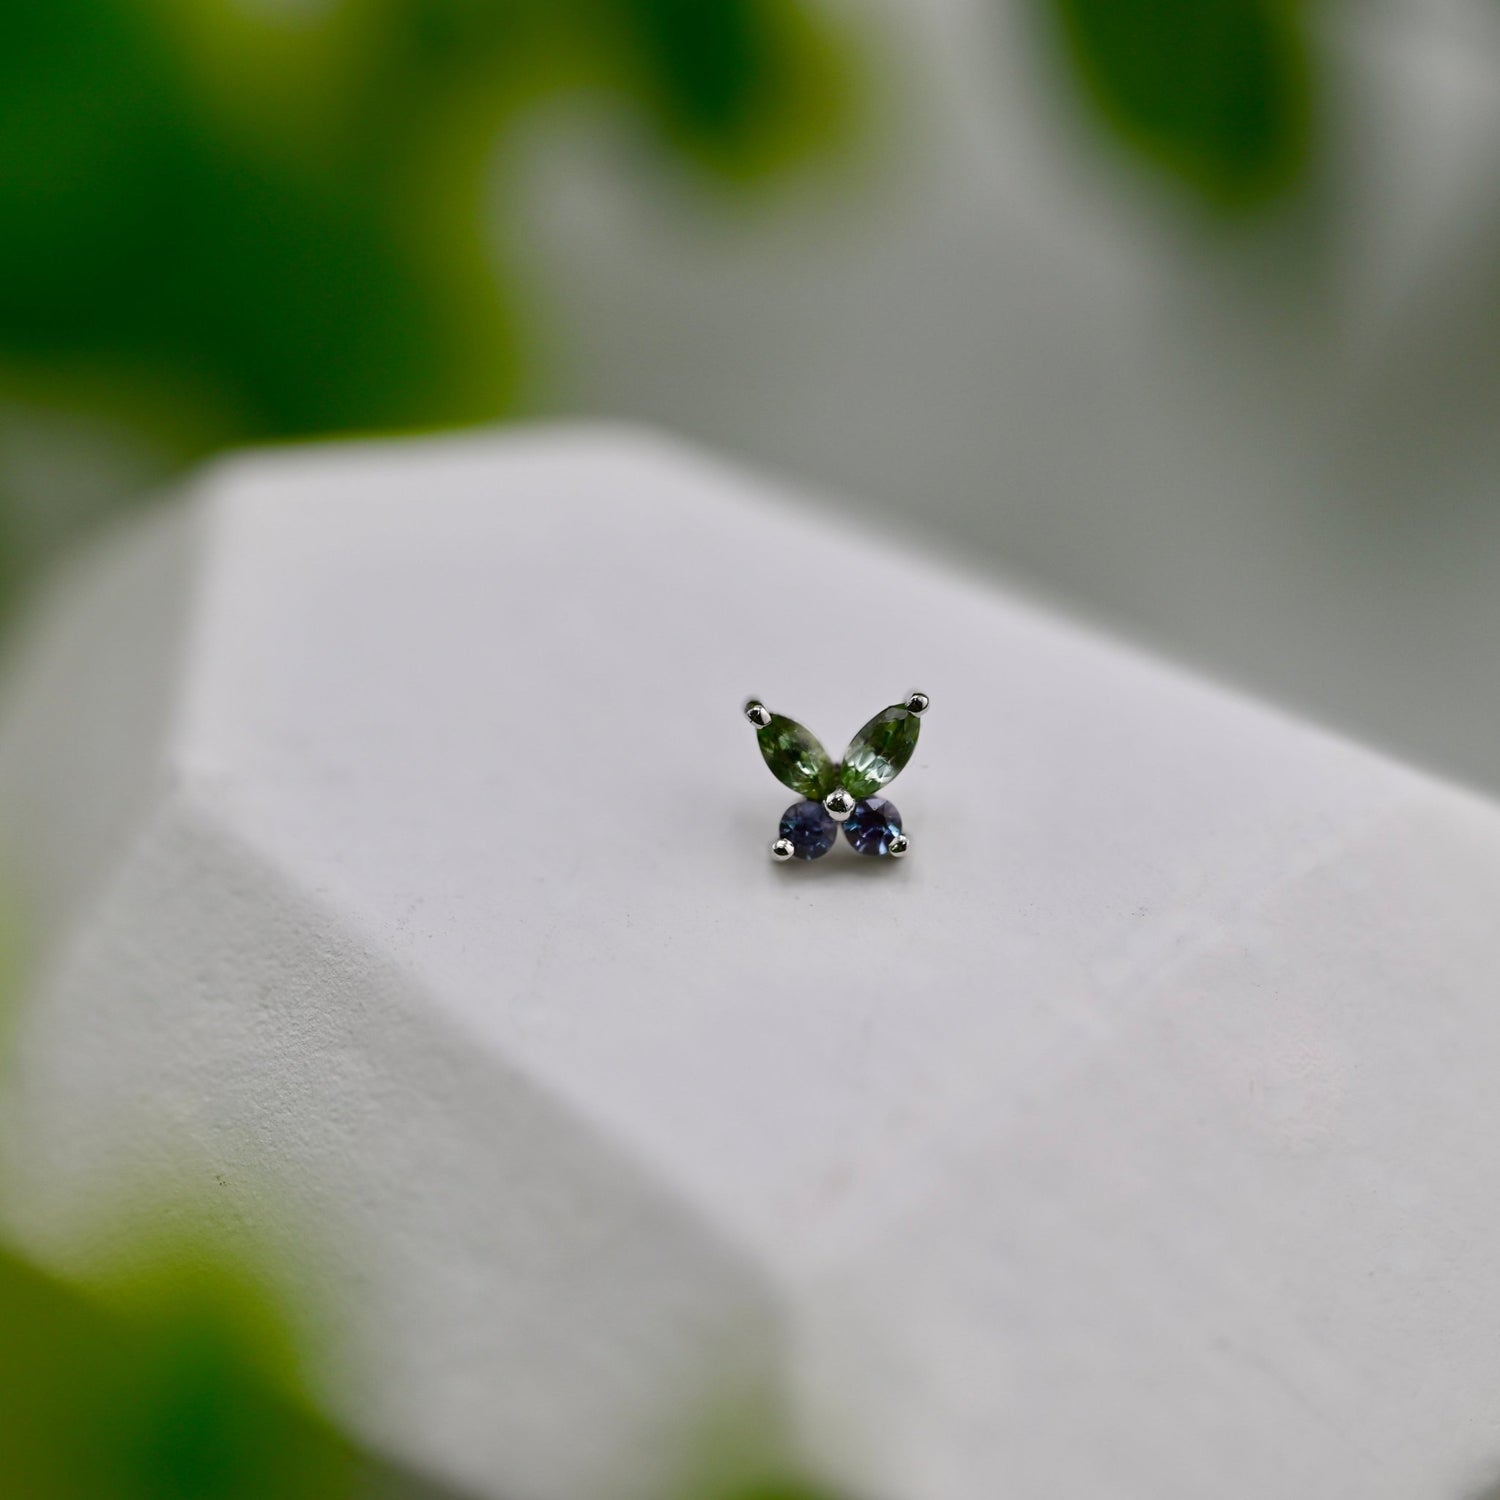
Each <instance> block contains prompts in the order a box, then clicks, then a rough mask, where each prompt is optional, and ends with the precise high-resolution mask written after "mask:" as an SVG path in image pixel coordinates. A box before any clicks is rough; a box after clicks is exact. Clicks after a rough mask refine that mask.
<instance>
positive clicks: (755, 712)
mask: <svg viewBox="0 0 1500 1500" xmlns="http://www.w3.org/2000/svg"><path fill="white" fill-rule="evenodd" d="M745 717H746V718H747V719H749V721H750V722H751V723H752V724H753V725H755V727H756V728H757V729H764V728H765V727H766V725H767V724H769V723H770V722H771V710H770V709H769V708H767V707H766V705H765V704H764V703H762V702H761V701H760V699H759V698H747V699H746V700H745Z"/></svg>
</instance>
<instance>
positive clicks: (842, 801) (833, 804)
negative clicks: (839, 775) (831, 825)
mask: <svg viewBox="0 0 1500 1500" xmlns="http://www.w3.org/2000/svg"><path fill="white" fill-rule="evenodd" d="M823 811H824V812H826V813H827V814H828V816H829V817H830V818H832V819H833V821H834V822H835V823H847V822H848V821H849V814H850V813H852V812H853V811H854V798H853V797H852V796H850V794H849V793H848V792H846V791H845V790H844V789H843V787H841V786H840V787H835V788H834V789H833V790H832V791H831V792H829V794H828V795H827V796H826V797H825V798H824V799H823Z"/></svg>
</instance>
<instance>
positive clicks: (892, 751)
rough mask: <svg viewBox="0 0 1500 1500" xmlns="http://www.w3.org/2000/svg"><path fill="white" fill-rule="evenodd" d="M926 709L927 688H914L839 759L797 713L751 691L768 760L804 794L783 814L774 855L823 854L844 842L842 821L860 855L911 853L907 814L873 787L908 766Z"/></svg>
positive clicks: (750, 707)
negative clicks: (776, 709)
mask: <svg viewBox="0 0 1500 1500" xmlns="http://www.w3.org/2000/svg"><path fill="white" fill-rule="evenodd" d="M927 708H928V698H927V694H926V693H912V694H910V695H909V696H908V697H907V699H906V701H905V702H904V703H893V704H892V705H891V706H890V707H889V708H883V709H881V711H880V712H879V713H878V714H876V715H875V717H874V718H873V719H871V720H870V722H869V723H868V724H866V725H865V727H864V728H863V729H861V730H860V732H859V733H858V734H857V735H855V736H854V739H853V740H852V741H851V742H850V745H849V748H848V749H847V750H846V751H844V758H843V760H842V761H841V762H839V763H838V764H837V765H835V764H834V762H833V760H832V758H831V757H830V756H829V754H828V752H827V751H826V750H825V749H824V748H823V747H822V745H820V744H819V743H818V741H817V739H816V738H815V737H814V736H813V735H812V734H811V733H810V732H809V731H808V730H806V729H804V728H803V727H802V726H801V725H800V724H799V723H797V721H796V720H795V719H788V718H785V717H783V716H782V715H781V714H773V713H772V712H771V711H770V710H769V709H768V708H767V707H766V706H765V704H764V703H762V702H760V700H759V699H757V698H752V699H751V700H750V701H749V702H748V703H747V704H746V705H745V717H746V718H747V719H749V721H750V722H751V723H752V724H753V725H755V731H756V734H755V737H756V739H757V740H759V742H760V753H761V755H762V756H764V757H765V762H766V765H767V766H769V767H770V769H771V774H772V775H773V776H774V777H775V778H776V779H777V781H779V782H781V783H782V785H783V786H789V787H791V789H792V790H793V791H794V792H798V793H800V794H801V796H802V797H803V798H804V799H805V800H804V801H802V802H794V803H793V804H792V806H790V807H789V808H787V810H786V811H785V812H784V813H783V814H782V815H781V829H780V837H779V838H778V839H777V840H776V842H775V843H774V844H772V845H771V858H772V859H775V860H780V861H782V862H785V861H786V860H789V859H821V858H822V857H823V856H824V855H825V854H827V853H828V851H829V850H830V849H832V848H833V846H834V845H835V844H836V843H837V842H838V836H839V827H840V826H841V825H842V827H843V830H844V837H845V838H846V839H848V840H849V842H850V844H852V845H853V846H854V848H855V849H857V850H858V851H859V852H860V853H861V854H873V855H884V854H888V855H891V856H893V857H894V858H897V859H899V858H900V857H901V856H902V855H903V854H905V853H906V851H907V850H908V849H909V848H910V847H911V843H910V840H909V839H908V838H907V836H906V835H905V834H904V833H903V832H902V831H901V814H900V813H899V812H898V811H897V810H896V804H895V803H894V802H889V801H887V800H886V798H884V797H878V796H876V795H875V794H876V793H877V792H879V791H881V790H883V789H884V788H885V787H887V786H889V785H890V784H891V782H893V781H894V780H895V779H896V778H897V777H898V776H899V775H900V774H901V772H902V771H903V770H904V769H905V768H906V764H907V762H908V761H909V760H910V759H911V758H912V754H913V752H914V751H915V750H916V748H917V736H918V735H919V734H920V733H921V731H922V715H923V714H924V713H926V712H927Z"/></svg>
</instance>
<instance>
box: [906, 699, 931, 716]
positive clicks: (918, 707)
mask: <svg viewBox="0 0 1500 1500" xmlns="http://www.w3.org/2000/svg"><path fill="white" fill-rule="evenodd" d="M931 707H932V699H931V698H929V697H928V696H927V694H926V693H908V694H907V695H906V704H905V708H906V711H907V713H909V714H916V715H917V717H918V718H920V717H921V716H922V715H923V714H925V713H926V712H927V710H928V709H929V708H931Z"/></svg>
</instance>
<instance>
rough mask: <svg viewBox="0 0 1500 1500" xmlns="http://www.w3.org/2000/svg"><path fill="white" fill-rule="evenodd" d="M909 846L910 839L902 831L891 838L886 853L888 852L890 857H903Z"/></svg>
mask: <svg viewBox="0 0 1500 1500" xmlns="http://www.w3.org/2000/svg"><path fill="white" fill-rule="evenodd" d="M910 848H911V840H910V839H909V838H907V836H906V835H905V834H904V833H898V834H897V835H896V837H895V838H893V839H892V840H891V843H890V848H888V849H887V850H886V853H887V854H889V855H890V857H891V858H892V859H904V858H905V857H906V851H907V850H908V849H910Z"/></svg>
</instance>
